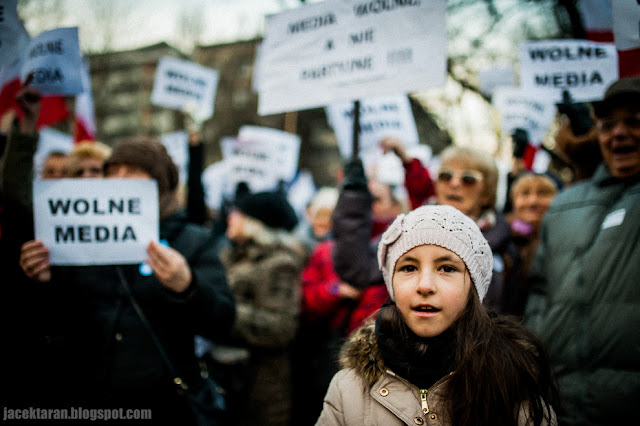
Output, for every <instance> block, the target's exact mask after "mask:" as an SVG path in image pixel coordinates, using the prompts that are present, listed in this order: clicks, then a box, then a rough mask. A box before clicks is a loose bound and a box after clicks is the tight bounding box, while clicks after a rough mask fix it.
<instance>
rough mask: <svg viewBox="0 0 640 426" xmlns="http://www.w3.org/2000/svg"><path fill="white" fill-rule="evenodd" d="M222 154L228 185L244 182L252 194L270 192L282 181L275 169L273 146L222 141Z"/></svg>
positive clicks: (275, 153) (275, 160)
mask: <svg viewBox="0 0 640 426" xmlns="http://www.w3.org/2000/svg"><path fill="white" fill-rule="evenodd" d="M221 144H222V145H223V148H222V152H223V155H224V162H225V163H226V164H227V167H228V172H229V175H228V185H230V186H231V187H232V188H234V191H235V188H236V187H237V185H238V183H240V182H245V183H246V184H247V185H249V188H250V189H251V191H252V192H260V191H271V190H273V189H275V188H276V187H277V186H278V182H279V180H280V179H282V175H281V173H280V172H281V170H280V169H279V168H278V167H277V164H278V160H277V152H276V150H275V145H271V144H268V143H264V142H260V141H252V140H247V141H241V140H239V139H230V138H229V139H224V140H223V141H221Z"/></svg>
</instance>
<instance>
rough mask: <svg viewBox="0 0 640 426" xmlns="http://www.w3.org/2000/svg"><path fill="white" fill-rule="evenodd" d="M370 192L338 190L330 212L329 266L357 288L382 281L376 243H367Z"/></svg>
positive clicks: (369, 225)
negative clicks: (331, 238)
mask: <svg viewBox="0 0 640 426" xmlns="http://www.w3.org/2000/svg"><path fill="white" fill-rule="evenodd" d="M371 203H372V197H371V193H370V192H368V191H367V192H363V191H353V190H349V189H344V188H343V189H342V190H341V191H340V196H339V197H338V203H337V204H336V207H335V209H334V211H333V216H332V222H333V236H334V241H335V246H334V249H333V267H334V269H335V271H336V273H337V274H338V275H339V276H340V278H341V279H342V280H343V281H344V282H346V283H349V284H350V285H352V286H354V287H357V288H366V287H368V286H369V285H371V284H377V283H381V282H383V278H382V273H381V272H380V270H379V269H378V260H377V257H376V250H377V247H376V244H374V243H372V242H371V226H372V217H371Z"/></svg>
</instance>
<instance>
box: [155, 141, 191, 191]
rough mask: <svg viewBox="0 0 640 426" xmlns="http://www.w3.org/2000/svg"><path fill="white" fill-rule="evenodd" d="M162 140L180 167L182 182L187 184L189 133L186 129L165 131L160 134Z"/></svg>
mask: <svg viewBox="0 0 640 426" xmlns="http://www.w3.org/2000/svg"><path fill="white" fill-rule="evenodd" d="M160 141H161V142H162V144H163V145H164V147H165V148H167V152H168V153H169V155H170V156H171V159H172V160H173V163H174V164H175V165H176V167H177V168H178V174H179V182H180V184H185V183H186V182H187V173H188V171H187V169H188V167H189V134H188V133H187V132H185V131H184V130H179V131H177V132H172V133H165V134H163V135H162V136H160Z"/></svg>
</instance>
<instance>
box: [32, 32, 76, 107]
mask: <svg viewBox="0 0 640 426" xmlns="http://www.w3.org/2000/svg"><path fill="white" fill-rule="evenodd" d="M24 59H25V62H24V64H23V65H22V71H21V73H20V74H21V76H22V81H24V80H25V79H26V77H27V76H28V75H29V73H33V82H32V83H31V84H32V85H33V86H35V87H37V88H38V89H40V91H41V92H42V94H43V95H77V94H78V93H82V91H83V90H84V89H83V86H82V76H81V70H82V66H83V65H82V57H81V56H80V44H79V41H78V28H77V27H72V28H56V29H54V30H50V31H45V32H43V33H41V34H39V35H38V36H37V37H35V38H34V39H33V40H31V42H30V43H29V47H28V48H27V53H26V57H25V58H24Z"/></svg>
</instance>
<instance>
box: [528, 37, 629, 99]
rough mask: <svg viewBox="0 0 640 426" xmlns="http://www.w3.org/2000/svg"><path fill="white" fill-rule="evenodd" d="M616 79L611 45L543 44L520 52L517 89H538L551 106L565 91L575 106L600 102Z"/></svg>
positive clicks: (537, 44)
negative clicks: (579, 103) (550, 99)
mask: <svg viewBox="0 0 640 426" xmlns="http://www.w3.org/2000/svg"><path fill="white" fill-rule="evenodd" d="M617 79H618V54H617V51H616V48H615V46H614V45H613V43H596V42H591V41H586V40H545V41H534V42H528V43H524V44H523V45H522V46H521V49H520V85H521V86H522V88H523V89H525V90H533V89H540V90H544V91H546V93H547V96H549V97H551V98H552V100H553V101H554V102H561V101H562V91H563V90H568V91H569V92H570V93H571V95H572V96H573V98H574V99H575V100H576V101H577V102H589V101H597V100H600V99H602V97H603V96H604V92H605V90H606V89H607V87H608V86H609V85H610V84H611V83H613V82H614V81H615V80H617Z"/></svg>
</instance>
